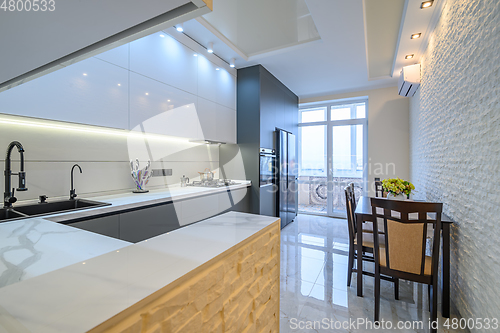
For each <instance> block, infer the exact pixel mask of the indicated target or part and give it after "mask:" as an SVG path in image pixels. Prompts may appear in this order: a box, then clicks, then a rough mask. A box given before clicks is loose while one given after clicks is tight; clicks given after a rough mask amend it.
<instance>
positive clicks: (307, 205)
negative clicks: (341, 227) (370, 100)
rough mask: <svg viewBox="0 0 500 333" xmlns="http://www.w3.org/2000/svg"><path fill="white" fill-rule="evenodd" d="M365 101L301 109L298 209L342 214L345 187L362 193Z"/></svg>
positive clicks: (365, 145) (364, 189)
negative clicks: (351, 185)
mask: <svg viewBox="0 0 500 333" xmlns="http://www.w3.org/2000/svg"><path fill="white" fill-rule="evenodd" d="M366 104H367V103H366V101H358V102H356V103H349V104H333V103H332V104H330V105H325V106H320V107H315V108H304V109H301V110H300V113H301V118H300V120H301V121H300V123H299V212H301V213H309V214H321V215H328V216H334V217H345V194H344V187H345V186H347V184H349V183H350V182H354V183H355V193H356V196H357V197H359V196H360V195H363V194H365V192H366V188H367V187H366V179H367V172H366V171H367V170H366V168H365V166H366V163H367V142H366V140H367V134H368V133H367V119H366Z"/></svg>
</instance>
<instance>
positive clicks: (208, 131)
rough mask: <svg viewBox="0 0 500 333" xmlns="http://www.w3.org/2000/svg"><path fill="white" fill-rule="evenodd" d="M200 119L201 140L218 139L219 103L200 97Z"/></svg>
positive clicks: (198, 110) (198, 109) (198, 111)
mask: <svg viewBox="0 0 500 333" xmlns="http://www.w3.org/2000/svg"><path fill="white" fill-rule="evenodd" d="M196 111H197V113H198V119H199V121H200V125H201V130H202V136H201V137H200V140H203V139H205V140H215V141H217V139H218V132H217V105H216V103H215V102H212V101H209V100H207V99H204V98H201V97H198V108H197V109H196Z"/></svg>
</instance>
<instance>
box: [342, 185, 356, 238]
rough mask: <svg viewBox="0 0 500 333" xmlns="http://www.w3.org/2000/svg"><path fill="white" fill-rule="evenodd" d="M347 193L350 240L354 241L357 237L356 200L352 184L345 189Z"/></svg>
mask: <svg viewBox="0 0 500 333" xmlns="http://www.w3.org/2000/svg"><path fill="white" fill-rule="evenodd" d="M344 191H345V207H346V211H347V224H348V227H349V239H350V240H351V241H354V236H355V235H356V216H355V214H354V211H355V210H356V200H354V190H353V187H352V186H351V184H349V185H347V186H346V187H345V188H344Z"/></svg>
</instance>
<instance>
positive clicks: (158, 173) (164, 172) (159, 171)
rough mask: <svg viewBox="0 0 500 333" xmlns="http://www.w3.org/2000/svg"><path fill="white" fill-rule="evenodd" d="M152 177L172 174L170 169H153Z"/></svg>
mask: <svg viewBox="0 0 500 333" xmlns="http://www.w3.org/2000/svg"><path fill="white" fill-rule="evenodd" d="M151 176H152V177H165V176H172V169H153V172H152V175H151Z"/></svg>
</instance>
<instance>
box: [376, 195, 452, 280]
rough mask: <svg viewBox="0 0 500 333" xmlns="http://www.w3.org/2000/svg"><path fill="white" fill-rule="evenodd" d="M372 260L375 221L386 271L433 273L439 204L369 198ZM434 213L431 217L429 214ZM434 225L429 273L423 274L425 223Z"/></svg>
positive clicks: (440, 207) (438, 223)
mask: <svg viewBox="0 0 500 333" xmlns="http://www.w3.org/2000/svg"><path fill="white" fill-rule="evenodd" d="M371 206H372V218H373V230H374V233H375V236H374V241H375V242H374V243H375V244H374V245H375V246H374V252H375V260H376V261H375V262H378V261H377V260H379V258H378V257H379V249H380V244H378V243H379V240H378V228H379V227H378V224H379V223H380V222H382V223H383V224H384V230H385V244H384V245H385V251H383V252H382V255H384V256H385V258H380V259H381V261H382V262H385V267H386V269H387V270H389V271H392V272H394V271H397V272H403V273H407V274H411V275H420V276H424V275H433V274H435V273H436V272H437V267H438V262H439V240H440V237H439V235H440V231H441V213H442V210H443V204H442V203H432V202H415V201H398V200H387V199H382V198H372V199H371ZM433 216H434V217H433ZM429 223H432V224H433V225H434V243H433V254H432V263H431V270H430V274H425V246H426V239H427V227H428V224H429Z"/></svg>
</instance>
